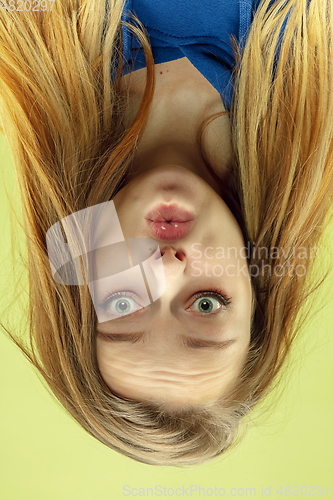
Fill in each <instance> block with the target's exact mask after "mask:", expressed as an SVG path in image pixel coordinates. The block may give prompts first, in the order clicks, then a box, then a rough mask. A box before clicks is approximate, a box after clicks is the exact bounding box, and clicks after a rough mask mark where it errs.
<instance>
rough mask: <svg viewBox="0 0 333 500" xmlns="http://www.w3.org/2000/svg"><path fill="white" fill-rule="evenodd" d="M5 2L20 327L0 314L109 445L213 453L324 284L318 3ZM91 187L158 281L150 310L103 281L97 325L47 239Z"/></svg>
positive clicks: (1, 22) (171, 457)
mask: <svg viewBox="0 0 333 500" xmlns="http://www.w3.org/2000/svg"><path fill="white" fill-rule="evenodd" d="M42 3H43V2H42ZM15 5H16V4H15ZM43 5H44V4H43ZM16 7H17V6H16ZM16 7H15V9H12V10H11V9H10V8H9V7H8V8H7V9H6V10H5V9H0V56H1V57H0V61H1V63H0V95H1V126H2V132H3V134H4V135H5V137H6V138H7V141H8V143H9V145H10V147H11V153H12V157H13V161H14V165H15V169H16V173H17V179H18V182H19V186H20V193H21V196H22V206H23V216H24V230H25V232H26V235H27V248H28V261H27V267H28V272H29V310H30V313H29V338H27V339H26V341H24V340H23V339H22V338H19V336H18V334H16V333H14V332H11V331H9V330H8V329H7V328H5V327H4V326H3V327H4V328H5V330H6V331H7V333H8V334H9V335H10V337H11V338H12V340H13V341H14V342H15V343H16V345H17V346H18V347H19V348H20V349H21V350H22V351H23V352H24V353H25V355H26V356H27V357H28V359H29V360H30V361H31V362H32V364H33V365H34V366H35V367H36V368H37V369H38V370H39V372H40V374H41V375H42V377H43V378H44V380H45V381H46V383H47V384H48V386H49V387H50V388H51V390H52V391H53V393H54V395H55V396H56V397H57V398H58V400H59V401H60V402H61V403H62V404H63V406H64V407H65V408H66V409H67V410H68V411H69V413H70V414H71V415H72V416H73V418H75V419H76V420H77V422H79V423H80V424H81V425H82V426H83V427H84V428H85V429H86V430H87V431H88V432H89V433H90V434H91V435H93V436H94V437H96V438H97V439H98V440H100V441H101V442H103V443H104V444H106V445H107V446H109V447H110V448H113V449H114V450H117V451H119V452H121V453H123V454H125V455H127V456H129V457H131V458H133V459H135V460H138V461H141V462H145V463H148V464H157V465H185V464H189V465H190V464H198V463H202V462H204V461H206V460H209V459H211V458H214V457H216V456H218V455H220V454H222V453H223V452H224V451H225V450H227V449H228V448H229V447H230V446H231V445H232V444H233V443H234V442H235V437H236V432H237V429H238V426H239V424H240V422H241V421H242V419H244V417H245V416H246V415H247V414H248V413H249V412H250V410H251V409H252V408H253V407H254V406H255V405H256V404H257V403H258V402H259V401H260V400H261V399H262V398H263V397H264V396H265V395H267V393H268V391H269V390H271V389H272V388H273V387H274V386H275V385H276V383H277V381H278V380H279V378H278V377H279V375H280V374H281V368H282V366H283V365H284V362H285V361H286V359H287V357H288V354H289V353H290V351H291V346H292V345H293V342H294V340H295V338H296V336H297V333H298V332H299V330H300V326H301V324H302V321H303V320H304V319H305V317H306V314H307V312H308V309H306V308H305V307H303V305H305V304H307V302H305V300H306V299H307V298H308V297H309V296H310V294H311V293H312V292H313V291H314V290H315V289H316V288H317V287H318V285H319V283H320V282H321V281H322V279H323V278H324V276H320V277H318V276H317V275H314V270H315V267H314V265H315V258H316V257H317V255H318V248H319V247H318V244H319V242H320V241H321V236H322V234H323V232H324V229H325V228H326V227H327V224H328V222H329V220H330V217H331V202H332V195H333V175H332V173H333V163H332V161H333V153H332V135H333V92H332V90H333V88H332V87H333V79H332V78H333V77H332V68H331V65H332V62H331V53H332V49H333V47H332V43H333V41H332V40H333V38H332V32H333V30H332V27H333V7H332V3H331V2H330V1H329V0H311V2H307V1H306V0H285V1H275V2H274V1H273V2H272V1H271V2H270V1H269V0H262V1H261V2H260V3H259V2H254V3H253V4H252V3H251V2H248V3H247V2H238V1H235V2H228V4H227V3H225V4H224V2H221V1H216V2H212V1H211V0H210V1H209V2H204V3H203V4H201V5H199V4H198V3H197V2H178V1H175V0H174V1H172V2H171V1H170V2H167V5H166V2H161V3H159V2H148V1H147V2H141V1H139V0H136V1H135V2H134V1H133V2H132V6H131V4H129V3H127V4H126V5H124V2H122V1H118V0H110V2H109V3H106V2H105V0H90V1H86V2H84V1H81V0H63V1H61V2H55V3H54V5H53V7H52V10H51V8H50V5H47V9H45V10H44V11H42V10H41V11H39V12H32V11H24V12H19V11H17V10H16ZM43 9H44V7H43ZM163 9H164V10H163ZM131 12H132V14H133V16H130V13H131ZM135 14H136V15H135ZM163 23H164V24H163ZM140 47H142V48H140ZM154 63H155V64H154ZM108 201H112V202H113V203H114V207H115V209H116V212H117V215H118V218H119V222H120V225H121V228H122V231H123V235H124V238H126V240H128V239H129V238H151V239H153V240H155V241H156V242H158V244H159V248H160V251H161V256H162V257H161V258H162V262H163V268H164V273H165V285H166V288H165V292H164V293H163V294H162V296H161V297H160V298H158V299H157V300H156V301H151V302H152V303H151V304H150V307H147V303H143V302H142V300H141V302H140V296H139V293H135V290H134V291H133V290H131V289H130V288H129V289H128V288H126V290H124V289H121V290H105V294H106V296H104V297H100V300H101V302H102V303H103V306H104V308H105V309H104V310H105V311H106V316H104V319H103V321H98V318H97V315H96V308H95V307H94V304H93V302H92V298H91V294H90V290H89V286H88V284H87V283H85V284H84V285H83V284H81V285H67V284H63V283H59V282H57V281H56V280H55V278H54V275H53V272H52V269H51V266H50V260H49V254H48V247H47V241H46V234H47V232H48V230H49V229H50V228H51V227H52V226H53V225H54V224H56V223H57V222H61V221H62V219H64V218H65V217H68V216H69V215H71V214H76V213H77V212H79V211H81V210H85V209H87V207H94V206H98V205H99V204H102V203H105V202H108ZM182 211H183V212H182ZM184 211H186V212H187V214H186V217H185V218H184V217H183V218H182V216H184ZM179 225H180V226H181V227H179ZM176 226H177V227H176ZM230 249H232V251H230V252H228V250H230ZM245 249H248V251H247V252H245V251H244V250H245ZM100 250H103V246H102V248H100ZM100 250H99V251H100ZM96 256H97V253H96ZM104 258H105V259H106V261H107V259H108V256H107V255H106V256H104ZM102 259H103V255H102V253H100V254H99V257H98V258H96V265H99V266H102V267H103V266H104V265H106V263H103V260H102ZM228 270H229V271H230V272H228ZM314 278H317V281H316V282H315V280H314ZM106 292H108V293H106ZM301 306H302V307H301ZM122 312H125V314H122ZM115 313H117V314H116V317H115V316H114V314H115ZM108 315H109V316H108ZM120 316H123V317H120Z"/></svg>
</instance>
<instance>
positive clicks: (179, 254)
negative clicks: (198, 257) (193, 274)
mask: <svg viewBox="0 0 333 500" xmlns="http://www.w3.org/2000/svg"><path fill="white" fill-rule="evenodd" d="M161 255H162V257H163V263H167V262H177V260H178V261H180V262H184V263H185V262H186V255H185V253H184V252H183V251H182V250H177V249H176V248H174V247H173V246H171V245H168V246H166V247H164V248H162V249H161Z"/></svg>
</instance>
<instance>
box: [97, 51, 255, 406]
mask: <svg viewBox="0 0 333 500" xmlns="http://www.w3.org/2000/svg"><path fill="white" fill-rule="evenodd" d="M145 71H146V69H145V68H143V69H142V70H139V71H136V72H134V73H133V74H132V75H126V76H125V77H123V82H124V85H129V87H130V89H131V92H133V100H134V101H133V102H134V103H135V102H136V105H138V104H137V103H138V102H139V101H138V100H139V99H140V97H142V93H143V90H144V77H145ZM140 72H141V73H140ZM161 72H162V74H161ZM155 75H156V90H155V94H154V100H153V105H152V107H151V109H150V115H149V120H148V123H147V126H146V128H145V130H144V134H143V137H142V140H141V141H140V143H139V144H138V149H137V152H136V155H135V157H134V164H133V175H132V176H131V177H130V178H129V180H128V181H127V184H126V185H125V187H123V188H122V189H121V190H120V191H119V192H118V193H117V194H116V196H115V197H114V198H113V201H114V204H115V207H116V210H117V215H118V217H119V221H120V224H121V227H122V230H123V234H124V236H125V238H140V237H141V238H151V235H149V234H148V233H147V229H146V225H145V215H146V214H147V213H148V211H149V210H150V209H152V208H153V207H155V206H156V205H157V204H159V203H166V204H168V203H176V204H178V205H180V206H181V207H183V208H185V209H187V210H189V211H190V212H191V213H192V214H194V220H195V223H194V226H193V229H192V230H191V232H190V233H189V234H188V235H187V236H186V237H185V238H183V239H181V240H178V241H175V242H165V241H159V240H156V241H158V244H159V248H160V250H161V254H162V260H163V266H164V273H165V283H166V290H165V292H164V293H163V295H162V296H161V297H160V298H159V299H158V300H156V301H155V302H153V303H152V304H150V305H149V306H146V307H140V304H139V302H136V301H135V300H132V299H129V303H130V305H131V307H133V309H132V310H133V313H131V314H130V315H128V314H127V315H126V316H124V317H122V318H119V317H118V318H117V319H110V321H104V322H102V323H97V337H96V339H97V361H98V366H99V369H100V372H101V375H102V377H103V379H104V380H105V382H106V384H107V385H108V386H109V387H110V389H111V390H112V391H113V392H115V393H116V394H119V395H120V396H122V397H126V398H129V399H132V400H136V401H147V402H156V403H163V404H166V405H168V406H170V407H171V406H176V407H181V406H187V405H190V404H193V405H194V404H201V403H205V402H207V401H214V400H217V399H218V398H219V397H220V396H222V395H223V394H224V395H225V394H227V392H228V390H229V389H230V388H231V387H232V385H233V383H234V382H235V380H236V378H237V376H238V375H239V373H240V371H241V369H242V367H243V365H244V361H245V357H246V354H247V351H248V348H249V343H250V322H251V299H252V293H251V281H250V277H249V273H248V267H247V260H246V254H245V252H244V240H243V235H242V232H241V230H240V228H239V226H238V224H237V221H236V219H235V218H234V216H233V214H232V213H231V211H230V210H229V208H228V206H227V205H226V203H225V202H224V201H223V199H222V198H221V196H220V188H219V186H218V185H217V184H216V182H215V180H214V179H213V178H212V177H211V176H209V175H208V172H207V170H206V167H205V165H204V164H203V163H202V161H201V158H200V154H199V152H198V151H197V149H196V145H195V138H196V132H197V130H198V128H199V127H200V125H201V123H202V121H203V119H204V118H205V117H207V116H210V115H211V114H213V113H216V112H219V111H222V110H224V107H223V104H222V101H221V98H220V95H219V93H218V92H217V91H216V90H215V89H214V88H213V87H212V85H211V84H210V83H209V82H208V81H207V80H206V79H205V78H204V77H203V75H201V74H200V73H199V71H198V70H196V68H195V67H194V66H192V64H191V63H190V62H189V61H188V60H187V59H186V58H183V59H179V60H176V61H172V62H170V63H163V64H158V65H156V66H155ZM136 110H137V108H136V107H135V105H134V107H133V108H132V113H133V115H132V119H133V118H134V115H135V112H136ZM230 135H231V132H230V126H229V120H228V117H227V116H223V117H222V118H219V119H217V120H216V121H215V122H213V123H212V124H211V125H210V126H209V128H208V133H207V134H206V136H205V138H206V141H207V142H206V143H205V144H206V148H207V150H208V151H209V152H210V163H211V164H214V165H215V166H216V168H218V169H219V171H220V172H221V173H222V174H223V173H224V172H225V173H227V168H228V162H229V159H230V151H231V148H230ZM221 158H222V161H221ZM228 249H229V250H230V251H229V252H228ZM231 249H233V250H231ZM98 265H100V266H103V261H102V259H99V261H98ZM211 289H214V290H218V291H220V292H223V294H224V297H226V296H227V297H228V298H229V299H230V303H229V304H228V305H226V302H225V299H223V298H222V299H221V298H216V295H213V294H212V293H209V290H211ZM202 292H204V295H205V296H204V297H201V296H200V295H201V293H202ZM198 295H199V297H198ZM101 298H102V297H101ZM203 299H205V300H206V302H205V304H204V306H205V307H207V305H209V312H208V311H207V309H205V307H204V309H203V308H202V300H203ZM111 301H112V302H113V305H114V303H115V302H116V301H118V302H119V301H121V298H119V297H116V298H113V299H111ZM110 305H111V302H110ZM139 332H144V335H141V336H140V335H139ZM128 334H132V337H129V336H128ZM136 334H138V335H136ZM103 335H104V336H103ZM106 335H109V336H110V338H106V337H105V336H106ZM134 341H135V342H134ZM212 343H215V344H216V345H212Z"/></svg>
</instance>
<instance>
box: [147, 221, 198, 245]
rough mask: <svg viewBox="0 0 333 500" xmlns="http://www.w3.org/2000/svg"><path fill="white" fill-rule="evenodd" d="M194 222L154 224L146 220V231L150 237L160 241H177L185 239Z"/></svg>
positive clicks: (161, 222)
mask: <svg viewBox="0 0 333 500" xmlns="http://www.w3.org/2000/svg"><path fill="white" fill-rule="evenodd" d="M193 225H194V220H191V221H187V222H177V221H176V222H166V221H164V222H163V221H160V222H154V221H152V220H148V219H147V229H148V233H149V234H150V236H152V237H153V238H155V239H157V240H161V241H177V240H182V239H183V238H186V236H187V235H188V234H189V233H190V232H191V230H192V227H193Z"/></svg>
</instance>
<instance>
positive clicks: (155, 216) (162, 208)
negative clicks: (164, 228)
mask: <svg viewBox="0 0 333 500" xmlns="http://www.w3.org/2000/svg"><path fill="white" fill-rule="evenodd" d="M146 219H147V220H148V221H152V222H189V221H193V220H194V217H193V215H192V214H190V212H188V211H187V210H185V209H184V208H182V207H180V206H178V205H176V204H175V203H171V204H170V205H166V204H160V205H157V206H156V207H154V208H153V209H152V210H151V211H150V212H149V213H148V214H147V216H146Z"/></svg>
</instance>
